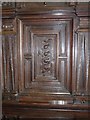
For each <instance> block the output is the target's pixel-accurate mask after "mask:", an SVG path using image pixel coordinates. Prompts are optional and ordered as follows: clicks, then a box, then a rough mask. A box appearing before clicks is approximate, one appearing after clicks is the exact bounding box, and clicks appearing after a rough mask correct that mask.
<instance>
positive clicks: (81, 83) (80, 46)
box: [74, 30, 90, 95]
mask: <svg viewBox="0 0 90 120" xmlns="http://www.w3.org/2000/svg"><path fill="white" fill-rule="evenodd" d="M76 36H77V39H75V68H74V69H75V72H74V73H75V74H74V78H75V79H74V80H75V81H74V82H75V83H74V85H75V87H74V93H76V94H77V95H88V94H90V93H89V84H90V83H89V70H90V66H89V44H90V43H89V39H88V32H84V31H82V30H81V31H80V32H78V33H77V35H76Z"/></svg>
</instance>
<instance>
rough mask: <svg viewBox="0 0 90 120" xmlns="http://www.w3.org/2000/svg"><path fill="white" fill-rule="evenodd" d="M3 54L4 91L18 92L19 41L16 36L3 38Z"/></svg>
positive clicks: (4, 36)
mask: <svg viewBox="0 0 90 120" xmlns="http://www.w3.org/2000/svg"><path fill="white" fill-rule="evenodd" d="M2 52H3V57H2V58H3V83H2V84H3V90H5V91H7V92H12V93H13V92H17V91H18V76H17V72H18V71H17V40H16V38H15V36H14V35H3V36H2Z"/></svg>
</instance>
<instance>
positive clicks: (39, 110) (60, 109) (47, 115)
mask: <svg viewBox="0 0 90 120" xmlns="http://www.w3.org/2000/svg"><path fill="white" fill-rule="evenodd" d="M3 115H4V118H3V120H5V119H6V120H7V118H9V119H10V120H89V109H88V107H87V106H86V105H74V104H68V105H57V106H56V105H45V104H44V103H43V104H42V105H39V104H35V103H34V104H29V103H18V102H16V103H15V102H14V101H13V102H10V103H9V102H8V103H3Z"/></svg>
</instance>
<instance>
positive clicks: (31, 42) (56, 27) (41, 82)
mask: <svg viewBox="0 0 90 120" xmlns="http://www.w3.org/2000/svg"><path fill="white" fill-rule="evenodd" d="M18 23H19V27H18V28H19V31H20V33H19V34H20V36H19V52H20V61H19V62H20V64H19V65H20V78H19V82H20V81H21V82H20V84H19V90H20V91H21V93H22V94H23V93H24V95H25V94H28V95H29V97H30V96H36V95H40V94H42V95H44V94H70V92H71V81H72V78H71V67H72V64H71V55H72V52H71V49H72V48H71V40H72V37H70V33H71V32H72V26H71V24H72V20H63V21H62V20H57V19H51V20H50V21H49V20H48V19H46V20H45V21H44V19H40V20H34V21H32V20H31V19H29V20H27V19H25V20H19V21H18ZM21 83H22V84H21ZM39 97H40V96H39Z"/></svg>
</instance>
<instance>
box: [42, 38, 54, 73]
mask: <svg viewBox="0 0 90 120" xmlns="http://www.w3.org/2000/svg"><path fill="white" fill-rule="evenodd" d="M50 40H52V39H48V38H47V39H46V40H43V41H42V53H41V54H42V58H41V59H42V63H41V72H42V74H43V75H45V74H46V73H50V70H51V68H50V64H51V51H50Z"/></svg>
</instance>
